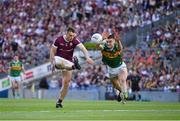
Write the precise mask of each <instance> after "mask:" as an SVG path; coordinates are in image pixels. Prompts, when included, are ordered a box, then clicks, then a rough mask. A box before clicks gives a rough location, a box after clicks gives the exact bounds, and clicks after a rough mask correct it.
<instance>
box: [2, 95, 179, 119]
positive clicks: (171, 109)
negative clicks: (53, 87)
mask: <svg viewBox="0 0 180 121" xmlns="http://www.w3.org/2000/svg"><path fill="white" fill-rule="evenodd" d="M55 102H56V101H55V100H39V99H0V120H180V103H162V102H127V104H121V103H118V102H116V101H68V100H65V101H64V102H63V105H64V108H63V109H56V108H55Z"/></svg>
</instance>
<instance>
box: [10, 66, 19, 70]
mask: <svg viewBox="0 0 180 121" xmlns="http://www.w3.org/2000/svg"><path fill="white" fill-rule="evenodd" d="M11 70H16V71H20V70H22V67H21V66H12V67H11Z"/></svg>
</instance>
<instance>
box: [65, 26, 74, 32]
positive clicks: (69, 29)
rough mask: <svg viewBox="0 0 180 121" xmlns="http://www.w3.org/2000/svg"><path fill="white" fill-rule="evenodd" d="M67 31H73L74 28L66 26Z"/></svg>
mask: <svg viewBox="0 0 180 121" xmlns="http://www.w3.org/2000/svg"><path fill="white" fill-rule="evenodd" d="M67 32H73V33H75V29H74V28H73V27H68V28H67Z"/></svg>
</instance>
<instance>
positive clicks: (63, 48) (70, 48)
mask: <svg viewBox="0 0 180 121" xmlns="http://www.w3.org/2000/svg"><path fill="white" fill-rule="evenodd" d="M79 43H80V41H79V40H78V39H76V38H74V39H73V40H72V41H67V40H65V39H64V37H63V36H60V37H57V39H56V40H55V42H54V46H55V47H57V52H56V56H60V57H62V58H65V59H67V60H69V61H71V62H73V60H72V58H73V52H74V48H75V47H76V46H77V45H78V44H79Z"/></svg>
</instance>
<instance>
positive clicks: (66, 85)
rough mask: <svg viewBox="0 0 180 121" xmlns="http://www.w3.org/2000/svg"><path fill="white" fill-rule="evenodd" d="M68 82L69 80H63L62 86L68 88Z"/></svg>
mask: <svg viewBox="0 0 180 121" xmlns="http://www.w3.org/2000/svg"><path fill="white" fill-rule="evenodd" d="M69 84H70V81H67V80H65V81H64V85H63V87H64V88H68V87H69Z"/></svg>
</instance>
